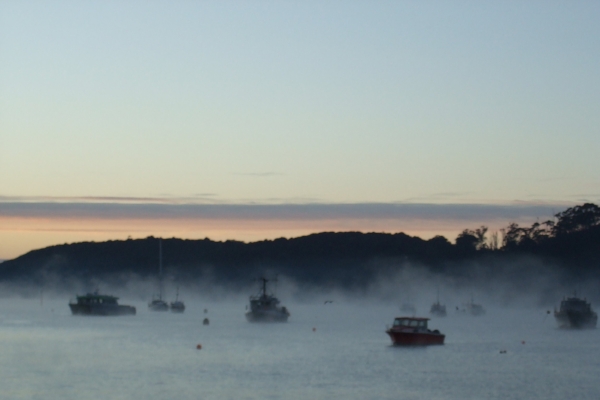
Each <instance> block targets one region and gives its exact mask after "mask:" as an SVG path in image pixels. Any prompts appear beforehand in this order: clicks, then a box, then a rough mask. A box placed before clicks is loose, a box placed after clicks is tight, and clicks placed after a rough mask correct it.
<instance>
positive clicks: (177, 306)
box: [169, 286, 185, 313]
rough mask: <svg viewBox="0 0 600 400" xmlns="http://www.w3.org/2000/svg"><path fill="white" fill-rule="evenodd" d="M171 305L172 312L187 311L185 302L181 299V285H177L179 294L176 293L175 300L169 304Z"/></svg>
mask: <svg viewBox="0 0 600 400" xmlns="http://www.w3.org/2000/svg"><path fill="white" fill-rule="evenodd" d="M169 306H170V307H171V312H174V313H182V312H184V311H185V304H184V303H183V301H181V300H179V286H177V294H176V295H175V301H172V302H171V304H169Z"/></svg>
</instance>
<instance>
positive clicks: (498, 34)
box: [0, 0, 600, 259]
mask: <svg viewBox="0 0 600 400" xmlns="http://www.w3.org/2000/svg"><path fill="white" fill-rule="evenodd" d="M598 21H600V3H599V2H597V1H577V2H567V1H527V2H522V1H502V2H492V1H453V2H445V1H418V2H417V1H286V2H279V1H213V2H209V1H206V2H198V1H133V0H131V1H116V0H115V1H110V0H108V1H86V2H80V1H61V0H57V1H53V2H43V1H30V2H22V1H12V0H5V1H3V2H0V259H9V258H13V257H16V256H18V255H20V254H23V253H26V252H27V251H29V250H32V249H35V248H40V247H45V246H48V245H52V244H60V243H64V242H75V241H83V240H109V239H124V238H127V237H128V236H132V237H145V236H148V235H154V236H180V237H188V238H204V237H210V238H214V239H216V240H226V239H237V240H260V239H269V238H275V237H279V236H286V237H292V236H297V235H303V234H308V233H311V232H318V231H324V230H327V231H333V230H359V231H386V232H399V231H404V232H407V233H409V234H416V235H419V236H422V237H432V236H435V235H436V234H442V235H445V236H447V237H448V238H449V239H451V240H452V239H454V237H455V236H456V234H457V233H458V232H460V231H461V230H462V229H464V228H475V227H478V226H479V225H482V224H487V225H489V226H490V227H491V228H493V229H500V227H502V226H506V225H508V223H509V222H513V221H518V222H523V223H527V222H531V221H535V220H541V219H543V220H545V219H548V218H550V217H551V216H552V214H553V213H556V212H559V211H562V210H564V209H565V208H567V207H569V206H572V205H576V204H581V203H584V202H595V203H598V201H599V200H600V169H599V168H598V152H599V150H600V113H599V112H598V110H599V109H600V75H599V73H598V71H600V51H599V50H600V24H598ZM148 209H151V210H152V211H148ZM382 209H383V210H385V211H381V210H382ZM240 210H244V211H243V212H241V211H240ZM415 210H418V211H415ZM469 210H470V211H469ZM482 210H485V212H484V211H482Z"/></svg>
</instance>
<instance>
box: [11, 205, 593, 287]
mask: <svg viewBox="0 0 600 400" xmlns="http://www.w3.org/2000/svg"><path fill="white" fill-rule="evenodd" d="M159 240H160V241H161V242H162V254H163V266H164V269H165V273H166V274H167V275H168V276H170V277H171V278H173V279H177V280H179V281H183V280H186V281H191V280H201V279H204V278H206V279H208V278H210V279H212V280H214V281H216V282H219V283H221V284H226V285H236V284H238V283H240V284H241V283H242V282H244V283H245V282H248V280H249V279H252V278H255V277H257V276H260V275H262V274H266V273H269V274H282V275H285V276H287V277H290V278H292V279H294V280H295V281H297V282H299V283H306V284H313V285H324V286H328V287H344V288H354V287H361V286H364V285H366V284H368V283H369V282H370V281H371V280H372V279H374V278H375V277H377V276H379V275H381V274H382V273H390V272H393V271H394V270H399V269H401V268H403V267H404V266H406V265H408V264H410V265H412V266H413V267H416V268H421V269H423V270H426V271H427V272H429V273H433V274H439V275H447V276H462V277H464V276H465V273H464V265H466V264H469V265H471V266H472V265H474V264H476V265H478V268H480V269H483V270H485V269H494V268H496V273H500V271H498V270H497V269H498V265H499V262H498V261H502V263H504V264H506V263H510V262H511V261H512V260H515V259H516V258H520V259H535V260H537V261H536V262H538V264H539V261H540V260H541V261H542V264H548V265H552V267H553V268H559V269H560V271H561V273H562V274H563V276H564V277H566V278H568V279H598V278H599V277H600V208H598V207H597V206H596V205H594V204H584V205H582V206H577V207H573V208H570V209H568V210H566V211H564V212H562V213H559V214H557V215H556V220H555V221H547V222H544V223H541V224H540V223H536V224H533V225H532V226H531V227H520V226H518V225H517V224H509V225H508V227H507V228H506V229H505V230H503V232H502V237H501V238H498V237H497V236H495V235H491V236H490V237H488V234H487V228H486V227H480V228H478V229H475V230H469V229H465V230H464V231H463V232H462V233H461V234H460V235H459V236H458V237H457V238H456V243H454V244H453V243H450V242H449V241H448V240H447V239H446V238H444V237H435V238H432V239H430V240H423V239H420V238H418V237H411V236H408V235H406V234H403V233H396V234H386V233H360V232H338V233H335V232H325V233H317V234H312V235H308V236H303V237H298V238H293V239H284V238H281V239H276V240H265V241H259V242H253V243H244V242H239V241H225V242H216V241H212V240H209V239H204V240H182V239H177V238H170V239H166V238H165V239H158V238H154V237H148V238H145V239H138V240H124V241H108V242H98V243H96V242H83V243H73V244H64V245H58V246H51V247H47V248H44V249H40V250H35V251H31V252H29V253H27V254H25V255H23V256H21V257H18V258H16V259H14V260H7V261H5V262H3V263H1V264H0V281H3V282H5V283H11V282H15V283H28V284H33V285H43V284H47V282H48V281H49V280H50V279H51V280H52V282H54V283H55V284H60V282H64V281H79V282H82V283H85V282H92V281H98V280H110V281H112V282H115V281H118V280H127V279H130V278H131V277H139V278H142V279H144V278H153V277H156V276H157V275H158V264H159V261H158V260H159V256H158V255H159ZM520 265H521V268H527V263H524V264H523V263H521V264H520Z"/></svg>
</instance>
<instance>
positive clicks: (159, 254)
mask: <svg viewBox="0 0 600 400" xmlns="http://www.w3.org/2000/svg"><path fill="white" fill-rule="evenodd" d="M162 286H163V281H162V239H158V298H159V299H160V300H162V289H163V287H162Z"/></svg>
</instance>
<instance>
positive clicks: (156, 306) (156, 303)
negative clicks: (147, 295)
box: [148, 239, 169, 311]
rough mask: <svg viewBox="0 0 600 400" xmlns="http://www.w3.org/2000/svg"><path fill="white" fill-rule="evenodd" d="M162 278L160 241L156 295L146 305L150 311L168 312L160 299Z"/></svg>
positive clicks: (166, 306)
mask: <svg viewBox="0 0 600 400" xmlns="http://www.w3.org/2000/svg"><path fill="white" fill-rule="evenodd" d="M162 292H163V276H162V239H159V240H158V294H157V295H154V296H153V298H152V301H150V303H148V309H150V311H169V304H167V302H166V301H164V300H163V298H162Z"/></svg>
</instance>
